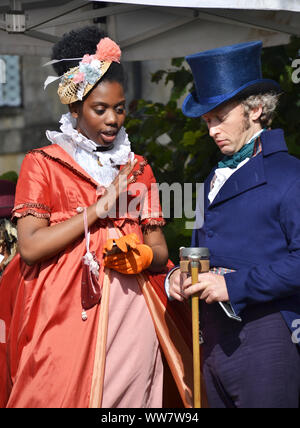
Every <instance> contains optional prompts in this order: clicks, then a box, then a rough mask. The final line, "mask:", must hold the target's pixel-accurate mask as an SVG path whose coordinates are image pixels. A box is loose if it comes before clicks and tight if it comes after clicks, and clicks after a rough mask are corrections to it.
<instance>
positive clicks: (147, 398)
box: [0, 144, 192, 408]
mask: <svg viewBox="0 0 300 428" xmlns="http://www.w3.org/2000/svg"><path fill="white" fill-rule="evenodd" d="M135 158H136V159H137V161H138V162H137V164H136V166H135V168H134V171H133V176H134V177H135V181H136V182H137V183H144V184H146V186H147V188H148V189H150V186H151V183H155V178H154V176H153V173H152V170H151V168H150V166H149V165H148V164H147V161H145V159H144V158H142V157H141V156H137V155H135ZM98 185H99V183H97V182H96V181H95V180H94V179H93V178H92V177H91V176H89V174H87V173H86V171H85V170H84V169H83V168H82V167H81V166H80V165H79V164H78V163H77V162H76V161H75V160H74V159H73V158H72V157H71V156H70V155H69V154H68V153H67V152H66V151H65V150H64V149H63V148H61V147H60V146H58V145H56V144H53V145H51V146H48V147H44V148H43V149H37V150H33V151H32V152H30V153H29V154H27V156H26V157H25V160H24V162H23V164H22V168H21V173H20V177H19V182H18V186H17V193H16V201H15V208H14V217H15V218H21V217H23V216H27V215H33V216H35V217H37V218H43V219H48V221H49V226H50V227H52V226H54V225H56V224H58V223H60V222H63V221H65V220H67V219H69V218H71V217H72V216H75V215H78V207H88V206H90V205H92V204H94V203H95V202H97V198H98V196H97V194H96V193H97V192H96V190H97V188H98ZM132 197H133V196H132ZM150 201H151V195H150V197H148V198H147V204H148V206H145V205H144V206H142V205H143V203H142V201H141V211H140V216H139V217H131V216H130V214H129V213H128V212H127V213H123V214H122V215H117V216H116V218H109V219H107V218H106V219H99V220H98V221H97V222H96V223H95V224H94V225H93V226H92V227H91V228H90V250H91V251H94V252H95V253H96V256H97V259H98V260H99V261H100V265H101V269H102V274H103V275H102V279H103V284H102V287H103V290H102V291H103V294H102V300H101V302H100V304H98V305H96V306H94V307H93V308H92V309H90V310H88V311H87V315H88V318H87V320H86V321H83V319H82V316H81V313H82V307H81V276H82V258H83V256H84V255H85V252H86V242H85V239H84V235H83V237H82V238H80V239H78V240H77V241H76V242H73V243H72V244H71V245H69V246H68V247H67V248H66V249H65V250H64V251H62V252H61V253H60V254H57V255H56V256H54V257H52V258H51V259H49V260H46V261H44V262H41V263H38V264H35V265H33V266H28V265H26V264H25V263H24V261H23V260H22V258H21V257H20V256H19V255H17V256H16V257H15V258H14V259H13V261H12V262H11V263H10V265H9V266H8V268H7V269H6V271H5V274H4V276H3V277H2V280H1V283H0V319H1V320H3V322H4V323H5V326H6V339H7V340H6V341H5V343H0V407H10V408H14V407H18V408H33V407H34V408H45V407H52V408H53V407H64V408H74V407H77V408H78V407H83V408H86V407H96V408H99V407H106V408H116V407H123V408H153V407H161V406H162V389H163V364H162V353H161V349H164V353H165V356H166V360H167V361H168V364H169V366H170V369H171V372H172V374H173V377H174V379H175V383H176V385H177V388H178V389H179V390H180V395H181V398H182V400H183V403H184V405H185V406H186V407H190V405H191V388H190V380H191V378H192V375H191V369H190V367H189V366H190V365H191V363H192V360H191V353H190V344H189V339H188V337H187V335H186V337H184V332H183V327H184V326H183V324H184V323H183V322H182V320H179V321H178V320H177V313H176V311H173V313H171V312H172V308H171V309H168V308H167V305H168V304H167V300H166V299H165V296H164V293H163V292H162V284H163V275H161V277H159V276H157V278H155V275H154V276H153V277H151V275H148V274H147V273H142V274H140V275H134V276H126V275H122V274H119V273H117V272H114V271H111V270H108V269H105V270H104V268H103V263H102V251H103V246H104V244H105V242H106V240H107V239H108V238H109V237H119V236H121V235H124V234H129V233H136V234H137V235H138V236H139V238H140V240H141V241H143V233H142V232H143V230H145V229H146V228H148V227H152V226H163V225H164V220H163V218H162V214H161V212H155V213H154V212H151V208H150V206H151V205H152V206H153V204H151V203H150ZM158 278H160V279H159V281H158ZM4 302H5V304H4ZM155 302H156V303H155ZM170 311H171V312H170ZM170 314H171V315H170ZM174 343H175V344H176V343H178V346H177V345H174Z"/></svg>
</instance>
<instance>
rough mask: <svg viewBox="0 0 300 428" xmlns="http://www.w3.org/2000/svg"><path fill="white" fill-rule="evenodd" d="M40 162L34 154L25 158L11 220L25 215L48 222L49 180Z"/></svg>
mask: <svg viewBox="0 0 300 428" xmlns="http://www.w3.org/2000/svg"><path fill="white" fill-rule="evenodd" d="M42 160H43V159H42V158H40V156H39V155H38V154H37V153H35V152H30V153H28V154H27V155H26V156H25V159H24V161H23V163H22V167H21V171H20V176H19V180H18V184H17V189H16V197H15V206H14V209H13V212H12V219H13V220H17V219H18V218H21V217H25V216H27V215H33V216H35V217H37V218H44V219H48V220H50V215H51V202H50V195H49V188H50V187H49V186H50V180H49V178H48V176H47V171H46V170H45V167H43V162H42Z"/></svg>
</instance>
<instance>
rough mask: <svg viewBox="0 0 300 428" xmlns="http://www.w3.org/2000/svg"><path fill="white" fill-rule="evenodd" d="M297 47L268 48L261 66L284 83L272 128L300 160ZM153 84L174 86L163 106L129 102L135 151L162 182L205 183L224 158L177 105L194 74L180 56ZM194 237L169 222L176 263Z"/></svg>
mask: <svg viewBox="0 0 300 428" xmlns="http://www.w3.org/2000/svg"><path fill="white" fill-rule="evenodd" d="M299 49H300V39H299V38H294V39H292V40H291V43H290V44H289V45H287V46H279V47H272V48H266V49H264V51H263V56H262V63H263V75H264V77H266V78H270V79H274V80H276V81H278V82H280V84H281V86H282V89H283V90H284V92H285V94H284V95H283V96H282V99H281V106H280V108H279V110H278V115H277V117H276V119H275V121H274V126H273V127H280V128H284V130H285V132H286V139H287V143H288V146H289V151H290V153H292V154H293V155H295V156H297V157H299V158H300V128H299V125H298V123H299V106H300V91H299V88H300V84H298V85H296V84H295V83H293V82H292V78H291V76H292V73H293V71H294V69H293V68H292V62H293V60H295V59H296V58H297V57H298V54H299ZM152 82H154V83H159V82H164V83H165V84H166V85H167V84H169V83H172V88H171V93H170V98H169V100H168V101H167V102H166V103H165V104H162V103H155V102H153V101H149V100H136V101H134V102H132V103H131V106H130V112H129V115H128V117H127V123H126V128H127V132H128V134H129V136H130V139H131V141H132V143H133V147H134V150H135V152H136V153H139V154H141V155H144V156H145V157H146V158H147V159H148V161H149V163H150V165H151V166H152V168H153V170H154V174H155V176H156V179H157V181H158V182H159V183H163V182H166V183H168V184H172V183H181V184H184V183H195V182H197V183H201V182H203V181H204V180H205V179H206V177H207V176H208V174H209V172H210V171H211V169H212V168H213V166H214V165H215V164H216V163H217V162H218V160H219V159H220V152H219V150H218V148H217V147H216V145H215V144H214V142H213V141H212V139H211V138H210V137H209V135H208V131H207V127H206V125H205V123H204V122H203V121H202V120H201V119H190V118H187V117H185V116H184V115H183V113H182V111H181V106H179V105H178V101H179V99H180V98H181V97H182V96H183V95H187V94H188V92H189V91H192V90H193V76H192V74H191V72H190V71H189V69H187V68H186V67H185V66H184V59H183V58H176V59H173V61H172V68H171V69H169V70H158V71H157V72H156V73H154V74H153V75H152ZM162 141H163V142H162ZM191 233H192V231H191V230H186V229H185V219H170V220H169V221H168V225H167V227H166V228H165V235H166V238H167V242H168V245H169V249H170V256H171V258H172V260H173V261H174V262H177V261H178V248H179V247H180V246H189V245H190V239H191Z"/></svg>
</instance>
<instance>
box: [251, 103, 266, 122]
mask: <svg viewBox="0 0 300 428" xmlns="http://www.w3.org/2000/svg"><path fill="white" fill-rule="evenodd" d="M262 112H263V108H262V105H259V106H258V107H255V108H254V109H253V110H251V112H250V115H249V116H250V119H252V120H253V122H256V121H257V120H259V119H260V117H261V115H262Z"/></svg>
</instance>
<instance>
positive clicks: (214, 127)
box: [209, 125, 219, 138]
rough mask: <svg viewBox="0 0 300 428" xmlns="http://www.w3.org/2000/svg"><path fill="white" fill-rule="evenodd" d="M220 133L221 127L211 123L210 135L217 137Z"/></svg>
mask: <svg viewBox="0 0 300 428" xmlns="http://www.w3.org/2000/svg"><path fill="white" fill-rule="evenodd" d="M218 133H219V128H218V126H217V125H210V126H209V135H210V136H211V137H212V138H215V137H216V136H217V135H218Z"/></svg>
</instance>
